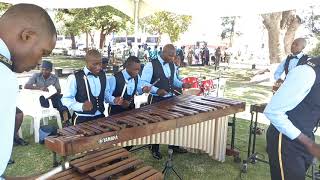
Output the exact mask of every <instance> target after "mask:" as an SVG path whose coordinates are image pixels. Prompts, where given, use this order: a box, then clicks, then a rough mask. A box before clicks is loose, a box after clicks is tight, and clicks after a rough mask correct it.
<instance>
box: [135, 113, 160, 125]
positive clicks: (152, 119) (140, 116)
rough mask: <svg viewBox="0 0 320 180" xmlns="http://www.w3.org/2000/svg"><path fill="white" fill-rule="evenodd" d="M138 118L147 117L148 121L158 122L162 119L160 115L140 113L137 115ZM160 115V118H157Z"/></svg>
mask: <svg viewBox="0 0 320 180" xmlns="http://www.w3.org/2000/svg"><path fill="white" fill-rule="evenodd" d="M135 117H136V118H139V119H145V120H146V121H148V122H149V123H156V122H159V121H160V119H159V118H160V117H158V116H156V117H154V116H150V115H149V114H143V115H141V114H138V115H135ZM157 117H158V118H157Z"/></svg>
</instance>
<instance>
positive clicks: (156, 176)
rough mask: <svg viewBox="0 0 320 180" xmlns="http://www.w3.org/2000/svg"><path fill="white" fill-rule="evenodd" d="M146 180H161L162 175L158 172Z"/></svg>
mask: <svg viewBox="0 0 320 180" xmlns="http://www.w3.org/2000/svg"><path fill="white" fill-rule="evenodd" d="M146 180H163V174H162V173H160V172H157V173H156V174H154V175H152V176H150V177H148V178H146Z"/></svg>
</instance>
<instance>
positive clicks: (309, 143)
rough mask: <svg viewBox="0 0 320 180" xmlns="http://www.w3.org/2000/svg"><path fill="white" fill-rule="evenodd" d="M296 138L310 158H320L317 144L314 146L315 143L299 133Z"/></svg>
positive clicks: (319, 149)
mask: <svg viewBox="0 0 320 180" xmlns="http://www.w3.org/2000/svg"><path fill="white" fill-rule="evenodd" d="M297 138H298V140H299V142H300V143H301V144H303V145H304V146H305V147H306V149H307V150H308V152H309V153H310V154H311V155H312V156H314V157H316V158H318V159H319V158H320V146H319V144H316V143H315V142H313V141H312V140H311V139H310V138H309V137H308V136H306V135H304V134H303V133H301V134H300V135H299V136H298V137H297Z"/></svg>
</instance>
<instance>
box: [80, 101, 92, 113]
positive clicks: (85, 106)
mask: <svg viewBox="0 0 320 180" xmlns="http://www.w3.org/2000/svg"><path fill="white" fill-rule="evenodd" d="M92 108H93V106H92V103H91V102H90V101H85V102H84V103H83V105H82V110H83V111H91V109H92Z"/></svg>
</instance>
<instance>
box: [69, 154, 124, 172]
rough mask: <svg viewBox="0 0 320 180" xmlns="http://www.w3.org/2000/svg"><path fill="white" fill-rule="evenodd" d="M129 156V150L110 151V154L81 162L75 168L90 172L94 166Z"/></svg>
mask: <svg viewBox="0 0 320 180" xmlns="http://www.w3.org/2000/svg"><path fill="white" fill-rule="evenodd" d="M128 156H129V152H128V151H120V150H119V151H118V152H113V153H109V154H105V155H102V156H100V157H96V158H93V159H92V160H88V161H86V162H81V163H78V164H77V165H76V166H74V167H75V168H77V170H78V171H79V172H81V173H85V172H88V171H89V170H92V169H93V168H94V167H96V166H98V165H101V164H104V163H108V162H111V161H113V160H116V159H120V158H125V157H128Z"/></svg>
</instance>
